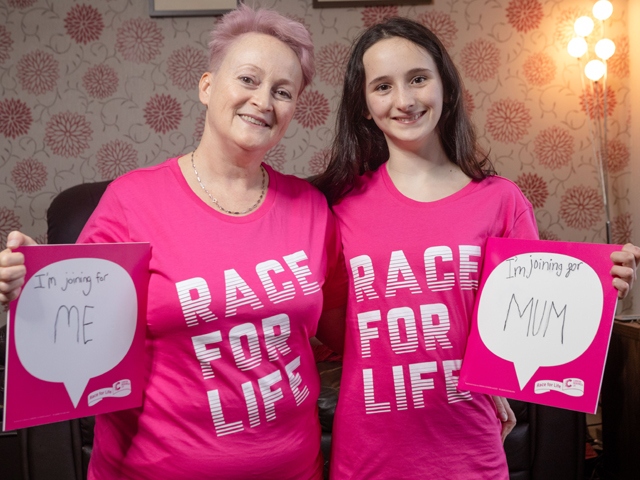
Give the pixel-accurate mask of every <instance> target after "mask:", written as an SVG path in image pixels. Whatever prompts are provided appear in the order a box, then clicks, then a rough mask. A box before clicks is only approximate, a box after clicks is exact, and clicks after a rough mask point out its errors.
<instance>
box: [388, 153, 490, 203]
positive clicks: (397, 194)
mask: <svg viewBox="0 0 640 480" xmlns="http://www.w3.org/2000/svg"><path fill="white" fill-rule="evenodd" d="M387 164H388V162H385V163H383V164H382V165H381V166H380V168H378V173H379V174H380V177H381V178H382V182H383V184H384V186H385V188H386V189H387V191H388V192H389V193H390V194H391V196H392V197H394V198H395V199H396V200H398V201H400V202H402V203H404V204H405V205H408V206H411V207H418V208H423V207H427V206H428V207H436V206H440V205H446V204H448V203H452V202H455V201H456V200H458V199H460V198H462V197H464V196H466V195H468V194H469V193H470V192H471V191H473V190H474V189H475V188H476V187H477V185H478V181H477V180H474V179H471V181H469V183H467V184H466V185H465V186H464V187H462V188H461V189H460V190H458V191H457V192H455V193H452V194H451V195H449V196H446V197H444V198H441V199H439V200H433V201H430V202H421V201H418V200H414V199H412V198H409V197H407V196H406V195H404V194H403V193H402V192H401V191H400V190H398V187H396V186H395V184H394V183H393V180H392V179H391V176H390V175H389V171H388V170H387Z"/></svg>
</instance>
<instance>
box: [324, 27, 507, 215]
mask: <svg viewBox="0 0 640 480" xmlns="http://www.w3.org/2000/svg"><path fill="white" fill-rule="evenodd" d="M393 37H399V38H404V39H406V40H409V41H410V42H413V43H414V44H416V45H418V46H420V47H422V48H424V49H425V50H426V51H427V52H428V53H429V55H431V57H432V58H433V60H434V61H435V64H436V66H437V68H438V73H439V74H440V78H441V79H442V84H443V87H444V99H443V108H442V116H441V117H440V121H439V122H438V127H437V128H438V133H439V135H440V141H441V143H442V146H443V148H444V151H445V154H446V155H447V157H448V158H449V160H451V161H452V162H453V163H455V164H456V165H458V166H459V167H460V169H461V170H462V171H463V172H464V173H465V174H466V175H467V176H469V177H471V178H474V179H478V180H479V179H482V178H485V177H487V176H490V175H495V170H494V168H493V165H492V164H491V161H490V160H489V158H488V156H487V154H486V153H485V152H484V151H483V150H482V149H481V148H480V146H479V145H478V142H477V138H476V133H475V129H474V126H473V124H472V123H471V119H470V118H469V114H468V113H467V110H466V108H465V105H464V97H463V85H462V80H461V77H460V74H459V73H458V69H457V68H456V66H455V65H454V63H453V60H451V57H450V56H449V54H448V53H447V51H446V49H445V48H444V46H443V45H442V43H441V42H440V40H439V39H438V37H436V35H435V34H433V33H432V32H431V31H430V30H429V29H428V28H426V27H424V26H423V25H421V24H419V23H417V22H414V21H413V20H409V19H408V18H401V17H395V18H391V19H388V20H385V21H384V22H382V23H379V24H377V25H374V26H373V27H370V28H369V29H367V30H366V31H365V32H364V33H362V34H361V35H360V37H359V38H358V39H357V40H356V42H355V43H354V45H353V47H352V49H351V55H350V58H349V62H348V63H347V69H346V74H345V79H344V86H343V90H342V100H341V102H340V108H339V110H338V116H337V120H336V133H335V137H334V140H333V145H332V147H331V159H330V161H329V165H328V166H327V170H326V171H325V172H324V173H323V174H322V175H320V176H319V177H318V178H316V179H315V180H314V184H315V185H316V186H317V187H318V188H319V189H320V190H321V191H322V192H323V193H324V194H325V195H326V197H327V199H328V201H329V204H331V205H333V204H334V203H336V202H337V201H338V200H340V199H341V198H342V197H343V196H344V195H346V194H347V193H348V192H349V190H350V189H351V188H352V187H353V184H354V182H355V180H356V178H357V177H358V176H359V175H362V174H363V173H364V172H366V171H373V170H376V169H378V167H380V165H382V164H383V163H384V162H386V161H387V160H388V159H389V148H388V146H387V142H386V139H385V137H384V134H383V133H382V131H381V130H380V129H379V128H378V126H377V125H376V124H375V122H374V121H373V120H368V119H367V118H365V114H366V112H367V103H366V98H365V90H364V85H365V71H364V63H363V57H364V54H365V52H366V51H367V50H368V49H369V48H370V47H371V46H373V45H374V44H375V43H377V42H379V41H380V40H383V39H386V38H393Z"/></svg>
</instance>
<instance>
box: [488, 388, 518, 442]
mask: <svg viewBox="0 0 640 480" xmlns="http://www.w3.org/2000/svg"><path fill="white" fill-rule="evenodd" d="M491 398H492V399H493V403H495V405H496V410H497V412H496V413H497V415H498V418H499V419H500V421H501V422H502V443H504V440H505V438H507V435H509V434H510V433H511V430H513V427H515V426H516V415H515V413H513V410H511V405H509V402H508V401H507V399H506V398H504V397H496V396H493V395H492V396H491Z"/></svg>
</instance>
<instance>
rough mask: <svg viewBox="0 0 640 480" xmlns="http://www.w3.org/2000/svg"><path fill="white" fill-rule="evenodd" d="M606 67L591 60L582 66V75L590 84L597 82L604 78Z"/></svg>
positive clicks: (599, 62) (598, 61)
mask: <svg viewBox="0 0 640 480" xmlns="http://www.w3.org/2000/svg"><path fill="white" fill-rule="evenodd" d="M606 69H607V67H605V65H604V63H602V62H601V61H600V60H591V61H590V62H589V63H587V64H586V65H585V66H584V74H585V75H586V76H587V78H588V79H589V80H591V81H592V82H597V81H598V80H600V79H601V78H602V77H603V76H604V72H605V71H606Z"/></svg>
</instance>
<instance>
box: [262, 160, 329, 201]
mask: <svg viewBox="0 0 640 480" xmlns="http://www.w3.org/2000/svg"><path fill="white" fill-rule="evenodd" d="M266 168H267V169H268V170H269V175H270V176H272V178H274V179H275V180H276V184H277V186H278V191H283V192H287V193H289V194H294V195H296V196H308V197H309V198H310V199H313V200H314V201H318V200H320V201H322V202H326V200H325V197H324V195H323V194H322V193H321V192H320V190H318V189H317V188H316V187H315V186H313V185H312V184H311V180H312V178H301V177H298V176H296V175H291V174H287V173H281V172H278V171H277V170H275V169H273V168H271V167H270V166H269V165H267V166H266Z"/></svg>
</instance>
